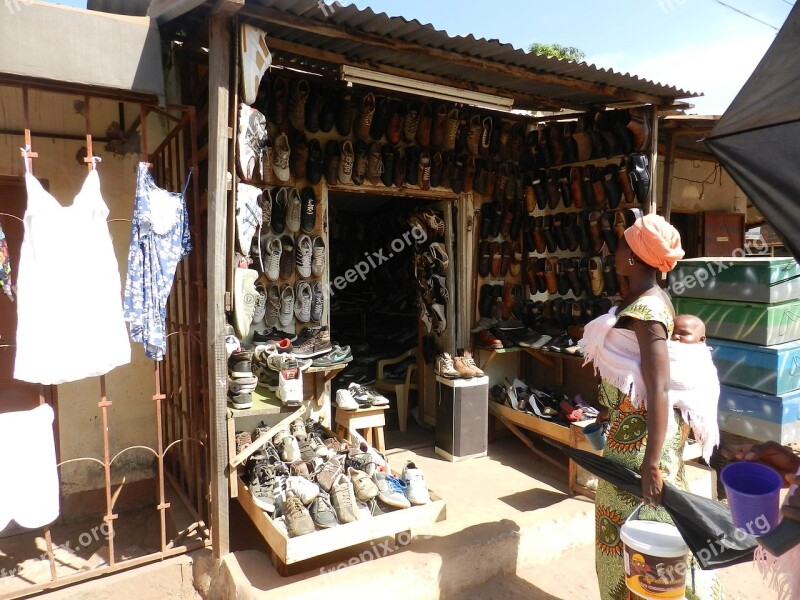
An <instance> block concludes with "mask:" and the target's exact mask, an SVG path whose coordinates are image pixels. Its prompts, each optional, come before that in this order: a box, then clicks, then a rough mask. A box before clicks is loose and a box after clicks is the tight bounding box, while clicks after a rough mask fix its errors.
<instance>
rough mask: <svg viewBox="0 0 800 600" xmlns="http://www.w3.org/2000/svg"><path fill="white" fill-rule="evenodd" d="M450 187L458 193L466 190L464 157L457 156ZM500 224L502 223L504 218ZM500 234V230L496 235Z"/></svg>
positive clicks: (451, 174)
mask: <svg viewBox="0 0 800 600" xmlns="http://www.w3.org/2000/svg"><path fill="white" fill-rule="evenodd" d="M450 189H451V190H453V192H455V193H456V194H460V193H461V192H462V191H463V190H464V159H463V158H461V157H458V158H456V159H455V163H454V164H453V170H452V171H451V173H450ZM500 224H501V225H502V219H501V223H500ZM493 232H494V230H493ZM499 234H500V232H499V231H498V232H497V234H495V236H497V235H499Z"/></svg>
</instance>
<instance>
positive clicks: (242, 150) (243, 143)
mask: <svg viewBox="0 0 800 600" xmlns="http://www.w3.org/2000/svg"><path fill="white" fill-rule="evenodd" d="M267 144H268V135H267V119H266V117H265V116H264V115H262V114H261V113H260V112H258V111H257V110H256V109H255V108H252V107H250V106H248V105H247V104H241V105H240V106H239V133H238V135H237V136H236V146H237V149H238V151H239V160H238V162H237V167H238V170H239V176H240V177H241V178H242V180H244V181H253V180H255V179H258V178H259V177H258V175H259V172H260V171H261V168H262V166H261V165H262V161H263V159H264V150H265V148H266V147H267ZM287 148H288V143H287ZM286 160H287V172H288V160H289V159H288V156H287V159H286Z"/></svg>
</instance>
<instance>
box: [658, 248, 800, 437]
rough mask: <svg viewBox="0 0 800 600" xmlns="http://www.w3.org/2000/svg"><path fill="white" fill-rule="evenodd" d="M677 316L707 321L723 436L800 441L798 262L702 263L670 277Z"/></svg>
mask: <svg viewBox="0 0 800 600" xmlns="http://www.w3.org/2000/svg"><path fill="white" fill-rule="evenodd" d="M668 291H669V292H670V293H671V295H672V298H673V303H674V305H675V310H676V312H677V314H686V313H689V314H693V315H697V316H698V317H700V318H701V319H703V321H705V324H706V335H707V336H708V340H707V343H708V345H709V346H711V348H712V352H713V357H714V364H715V365H716V367H717V371H718V372H719V379H720V383H721V384H722V386H721V392H720V399H719V425H720V429H721V430H722V431H727V432H729V433H733V434H736V435H740V436H744V437H746V438H750V439H753V440H759V441H766V440H774V441H776V442H780V443H782V444H786V443H788V442H792V441H795V440H798V439H800V341H798V340H800V267H798V264H797V261H795V260H794V259H793V258H767V257H760V258H753V257H743V258H720V259H710V258H698V259H692V260H683V261H680V262H679V263H678V266H677V267H676V268H675V270H674V271H672V272H671V273H670V278H669V290H668Z"/></svg>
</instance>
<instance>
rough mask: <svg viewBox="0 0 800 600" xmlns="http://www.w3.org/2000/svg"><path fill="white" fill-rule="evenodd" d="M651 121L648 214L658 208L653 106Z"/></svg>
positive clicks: (655, 118) (655, 126)
mask: <svg viewBox="0 0 800 600" xmlns="http://www.w3.org/2000/svg"><path fill="white" fill-rule="evenodd" d="M652 108H653V113H652V115H651V117H652V119H651V121H650V131H651V134H650V157H649V160H650V195H649V198H648V207H647V212H648V213H654V212H656V209H657V208H658V194H657V193H656V187H657V185H658V106H653V107H652Z"/></svg>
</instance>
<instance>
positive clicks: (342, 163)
mask: <svg viewBox="0 0 800 600" xmlns="http://www.w3.org/2000/svg"><path fill="white" fill-rule="evenodd" d="M354 160H355V154H354V152H353V142H351V141H350V140H347V141H345V143H344V144H342V155H341V157H340V158H339V183H343V184H347V183H350V182H352V181H353V161H354Z"/></svg>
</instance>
